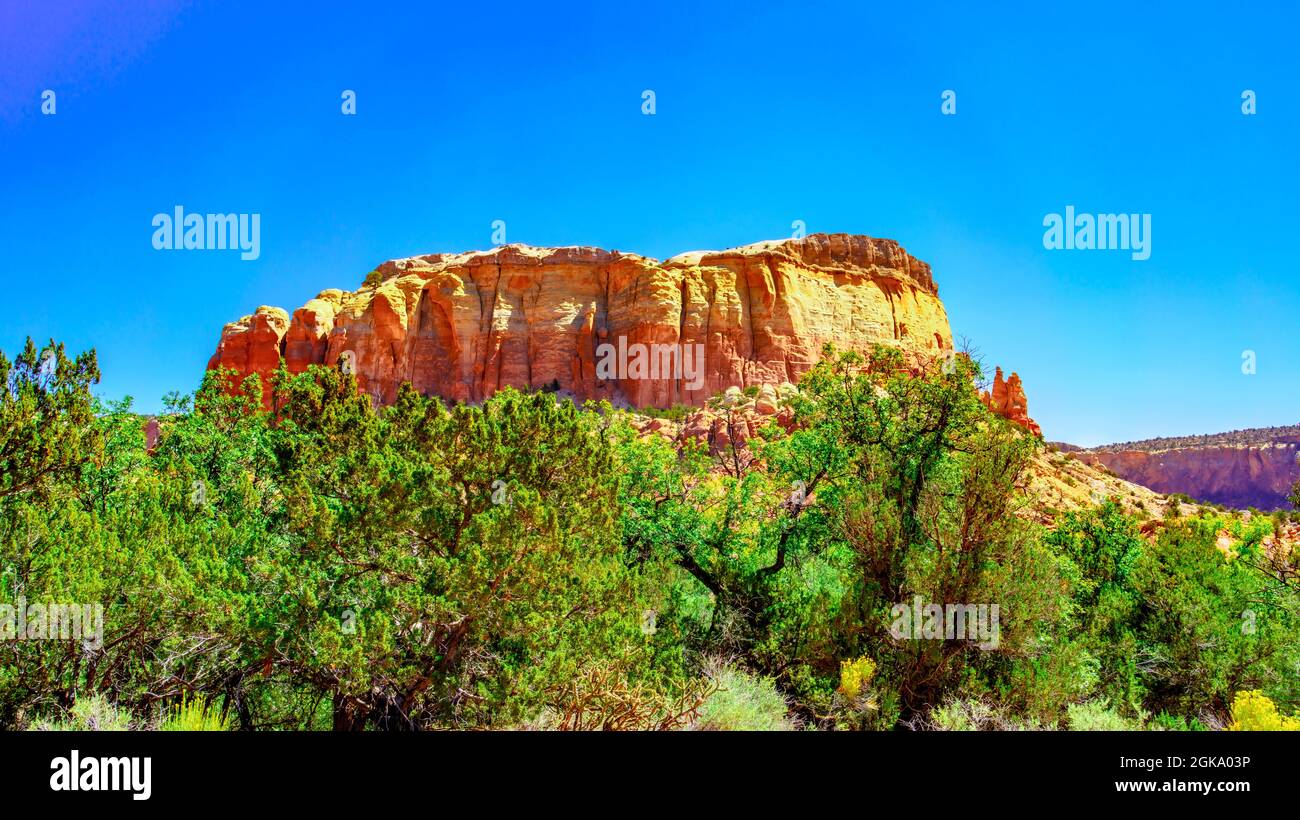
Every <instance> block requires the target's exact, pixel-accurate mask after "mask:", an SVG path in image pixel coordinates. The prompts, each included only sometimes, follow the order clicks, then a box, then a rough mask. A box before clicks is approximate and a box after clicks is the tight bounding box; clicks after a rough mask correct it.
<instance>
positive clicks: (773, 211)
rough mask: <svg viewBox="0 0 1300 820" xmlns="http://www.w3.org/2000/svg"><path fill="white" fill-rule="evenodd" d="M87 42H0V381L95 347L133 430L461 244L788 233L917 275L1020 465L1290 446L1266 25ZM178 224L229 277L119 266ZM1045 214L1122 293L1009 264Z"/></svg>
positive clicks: (182, 34)
mask: <svg viewBox="0 0 1300 820" xmlns="http://www.w3.org/2000/svg"><path fill="white" fill-rule="evenodd" d="M113 5H114V4H110V3H108V2H86V3H60V2H31V3H28V2H22V1H21V0H20V2H17V3H6V4H5V5H4V6H3V7H2V8H0V240H2V241H3V252H2V253H0V277H2V278H3V283H4V285H5V288H6V291H7V292H8V294H9V297H10V298H9V300H8V305H7V307H6V309H4V310H3V311H0V349H4V350H7V351H13V350H14V349H15V348H16V347H17V346H18V345H20V344H21V342H22V340H23V339H24V338H25V337H26V336H27V335H32V336H35V337H37V338H38V339H46V338H49V337H54V338H56V339H58V340H61V341H64V342H66V343H67V344H68V345H69V346H70V347H71V348H72V349H74V350H80V349H84V348H88V347H92V346H93V347H95V348H96V349H97V351H98V353H99V358H100V364H101V368H102V369H103V371H104V380H103V382H102V384H101V385H100V388H99V391H100V393H101V394H103V395H105V396H110V397H121V396H124V395H131V396H134V397H135V398H136V401H137V406H138V407H139V408H140V409H142V410H144V411H153V410H157V409H159V408H160V407H161V397H162V396H163V395H164V394H165V393H166V392H167V391H169V390H173V389H181V390H191V389H193V388H194V387H195V386H196V385H197V382H198V379H199V377H200V376H201V373H202V370H203V368H204V366H205V364H206V362H207V359H208V357H209V356H210V355H211V353H212V351H213V349H214V347H215V345H216V341H217V337H218V334H219V332H220V329H221V326H222V325H223V324H224V323H225V322H227V321H230V320H232V319H235V318H238V317H239V316H241V315H243V314H246V313H249V312H251V310H252V309H253V308H255V307H256V306H257V305H260V304H273V305H280V306H282V307H285V308H288V309H290V310H292V309H293V308H295V307H297V306H299V305H301V304H302V303H303V302H304V301H306V300H307V299H308V298H310V297H311V296H313V295H315V294H316V293H317V292H318V291H320V290H322V289H324V288H326V287H345V288H354V287H356V286H357V285H358V284H359V283H360V281H361V279H362V277H363V276H364V274H365V273H366V272H367V271H368V270H370V269H372V268H373V267H374V266H375V265H376V264H377V263H378V262H380V261H383V260H385V259H390V258H395V257H401V256H410V255H415V254H420V253H431V252H437V251H460V250H468V249H473V248H486V247H489V246H490V244H491V223H492V222H493V220H496V219H502V220H505V221H506V223H507V231H508V237H507V238H508V239H509V241H514V242H527V243H531V244H536V245H570V244H586V245H597V246H601V247H606V248H616V249H620V250H628V251H635V252H639V253H644V254H648V255H651V256H656V257H659V258H664V257H666V256H670V255H672V254H675V253H678V252H681V251H684V250H691V249H699V248H721V247H727V246H733V245H739V244H745V243H749V242H753V241H757V240H760V239H766V238H773V237H781V236H787V235H789V233H790V230H791V227H790V226H791V223H792V222H793V221H794V220H797V219H798V220H803V221H804V222H805V223H806V224H807V226H808V230H809V231H846V232H852V233H865V234H870V235H874V236H883V237H889V238H893V239H897V240H898V241H900V242H901V243H902V244H903V245H904V246H905V247H906V248H907V249H908V250H909V251H910V252H912V253H913V254H914V255H916V256H918V257H920V258H922V259H924V260H926V261H928V262H930V263H931V265H932V266H933V268H934V271H935V276H936V279H937V281H938V283H939V288H940V296H941V297H942V298H943V300H944V302H945V304H946V305H947V308H948V312H949V318H950V320H951V322H952V325H953V330H954V334H955V335H957V336H959V337H967V338H969V339H970V340H971V342H972V343H973V344H974V345H975V346H976V347H977V348H978V349H979V351H980V353H981V354H982V355H983V357H984V359H985V361H986V363H987V364H988V365H989V367H990V369H991V367H992V365H994V364H1000V365H1002V366H1003V367H1004V368H1006V369H1008V370H1013V369H1014V370H1016V371H1018V372H1019V373H1020V374H1021V376H1022V378H1023V379H1024V382H1025V386H1026V389H1027V392H1028V395H1029V408H1030V412H1031V414H1032V415H1033V416H1034V417H1035V418H1037V419H1038V421H1039V422H1040V424H1041V425H1042V427H1043V430H1044V433H1045V434H1046V436H1047V437H1048V438H1050V439H1059V440H1066V441H1072V442H1076V443H1080V444H1095V443H1103V442H1111V441H1122V440H1129V439H1136V438H1144V437H1149V436H1158V435H1181V434H1192V433H1201V432H1217V431H1222V430H1230V429H1234V428H1241V427H1253V426H1264V425H1276V424H1290V423H1296V422H1297V421H1300V401H1297V399H1298V398H1300V342H1298V341H1297V337H1298V335H1300V334H1297V326H1296V320H1295V317H1296V313H1297V308H1298V307H1300V266H1298V265H1297V261H1296V253H1295V239H1296V237H1297V236H1300V232H1298V231H1297V225H1296V222H1297V218H1300V208H1298V207H1297V206H1298V205H1300V194H1298V193H1297V183H1298V182H1300V171H1298V170H1297V169H1298V168H1300V162H1298V161H1297V156H1296V146H1297V145H1300V114H1298V113H1297V112H1298V111H1300V70H1298V68H1300V58H1298V57H1297V56H1296V55H1297V49H1296V47H1295V41H1294V38H1295V33H1296V31H1297V23H1300V13H1297V12H1296V11H1289V10H1286V9H1284V8H1283V7H1282V6H1283V4H1272V3H1270V4H1267V5H1260V6H1258V7H1256V8H1251V7H1250V6H1249V5H1248V4H1247V5H1234V6H1232V7H1231V8H1227V9H1221V10H1217V11H1211V10H1208V9H1200V8H1198V7H1197V6H1196V4H1168V5H1165V4H1154V3H1153V4H1141V5H1139V4H1133V3H1115V4H1099V3H1088V4H1086V7H1079V8H1075V7H1074V6H1071V5H1059V6H1057V7H1054V8H1049V7H1047V5H1046V4H1040V3H1034V4H1028V3H1026V4H1023V5H1011V4H999V10H998V11H990V10H988V9H982V8H981V7H980V6H979V5H977V4H968V7H964V6H967V4H957V3H953V4H938V5H932V4H918V3H895V4H890V5H879V6H877V5H874V4H872V5H867V4H859V3H852V4H844V5H839V4H830V3H812V4H807V5H806V6H804V7H802V8H798V9H796V8H795V7H794V6H791V5H790V4H771V5H770V6H769V7H766V8H764V7H763V4H754V3H740V4H735V5H722V4H718V5H713V4H710V5H708V6H706V7H700V6H699V5H698V4H693V3H684V4H680V5H677V4H662V3H660V4H635V3H608V2H601V3H591V4H565V5H561V4H547V5H546V6H545V7H541V6H538V7H533V6H524V5H518V6H516V5H514V4H512V3H508V2H498V3H491V4H471V3H445V4H444V3H427V4H426V3H420V4H412V5H411V7H410V9H409V10H406V11H385V10H384V9H382V8H380V6H379V4H368V5H362V6H360V7H356V8H348V7H345V6H342V5H337V6H335V5H331V4H327V3H326V4H310V5H308V4H303V5H301V6H295V5H293V4H278V3H276V4H272V3H221V4H218V3H204V2H194V3H175V2H153V3H147V2H141V3H132V4H129V5H130V9H129V10H114V9H113ZM47 88H48V89H53V90H54V91H55V92H56V94H57V113H56V114H55V115H54V116H45V115H43V114H42V113H41V110H40V106H41V92H42V91H43V90H44V89H47ZM343 89H354V90H355V91H356V93H357V115H356V116H354V117H347V116H343V115H342V114H341V113H340V94H341V92H342V90H343ZM644 89H653V90H654V91H655V93H656V104H657V105H656V114H655V115H654V116H644V115H643V114H642V113H641V102H642V100H641V92H642V91H643V90H644ZM946 89H952V90H954V91H955V92H956V93H957V114H956V115H955V116H944V115H943V114H942V113H941V111H940V105H941V98H940V97H941V94H942V92H943V91H944V90H946ZM1244 89H1251V90H1253V91H1255V93H1256V95H1257V106H1258V113H1257V114H1256V115H1254V116H1244V115H1243V114H1242V112H1241V93H1242V91H1243V90H1244ZM178 204H179V205H183V206H185V207H186V208H187V209H190V210H193V211H198V212H213V211H219V212H241V213H260V214H261V256H260V258H259V259H257V260H256V261H241V260H240V258H239V254H238V253H234V252H227V253H222V252H208V253H200V252H184V253H169V252H165V251H155V250H154V249H153V248H152V245H151V237H152V234H153V228H152V227H151V224H150V222H151V219H152V218H153V215H154V214H156V213H159V212H170V210H171V208H172V207H173V206H175V205H178ZM1067 205H1073V206H1075V208H1076V209H1077V210H1078V211H1080V212H1089V213H1111V212H1126V213H1149V214H1151V219H1152V253H1151V258H1150V259H1149V260H1146V261H1134V260H1132V259H1131V258H1130V254H1129V253H1127V252H1123V251H1066V250H1057V251H1049V250H1046V249H1044V247H1043V241H1042V240H1043V232H1044V228H1043V226H1042V222H1043V218H1044V216H1045V215H1046V214H1049V213H1061V212H1063V211H1064V209H1065V207H1066V206H1067ZM1245 350H1252V351H1254V352H1255V355H1256V361H1257V372H1256V373H1255V374H1253V375H1244V374H1243V373H1242V352H1243V351H1245Z"/></svg>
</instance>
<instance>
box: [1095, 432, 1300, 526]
mask: <svg viewBox="0 0 1300 820" xmlns="http://www.w3.org/2000/svg"><path fill="white" fill-rule="evenodd" d="M1074 455H1075V456H1076V457H1078V458H1079V459H1080V460H1082V461H1084V462H1087V463H1090V464H1100V465H1104V466H1105V467H1106V468H1107V469H1109V470H1110V471H1112V472H1113V473H1115V474H1116V475H1118V476H1120V477H1121V478H1124V479H1127V480H1128V481H1132V482H1136V483H1138V484H1142V485H1144V486H1146V487H1150V488H1151V489H1153V490H1155V491H1157V492H1161V493H1184V494H1186V495H1189V496H1191V497H1192V498H1195V499H1198V500H1201V501H1208V502H1211V503H1215V504H1224V505H1226V506H1229V507H1235V508H1238V509H1244V508H1246V507H1256V508H1258V509H1261V510H1273V509H1279V508H1288V507H1289V506H1290V505H1289V504H1288V503H1287V501H1286V496H1287V493H1288V492H1289V491H1290V489H1291V485H1292V484H1293V483H1294V482H1295V481H1297V480H1300V465H1297V456H1298V455H1300V426H1294V427H1268V428H1256V429H1251V430H1236V431H1233V432H1231V433H1219V434H1215V435H1208V436H1186V437H1182V438H1162V439H1150V440H1147V441H1134V442H1125V443H1122V444H1110V445H1106V446H1104V447H1095V448H1092V449H1083V450H1078V451H1076V452H1075V453H1074Z"/></svg>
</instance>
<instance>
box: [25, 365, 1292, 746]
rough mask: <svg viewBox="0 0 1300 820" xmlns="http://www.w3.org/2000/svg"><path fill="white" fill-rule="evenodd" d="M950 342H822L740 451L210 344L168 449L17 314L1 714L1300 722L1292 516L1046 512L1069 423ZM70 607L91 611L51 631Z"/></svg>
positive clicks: (130, 724)
mask: <svg viewBox="0 0 1300 820" xmlns="http://www.w3.org/2000/svg"><path fill="white" fill-rule="evenodd" d="M956 365H957V366H956V367H940V366H938V365H936V366H935V367H934V368H933V369H930V370H924V371H917V370H916V369H914V368H909V367H907V366H905V364H904V362H903V360H902V359H901V357H900V356H899V354H898V353H897V352H895V351H891V350H888V349H883V348H882V349H878V350H877V351H876V352H875V353H874V354H872V355H871V356H869V357H860V356H857V355H854V354H836V353H835V352H834V351H831V350H828V351H827V356H826V358H825V359H824V360H823V361H822V362H821V363H820V364H818V365H817V366H816V367H814V368H813V369H812V370H811V371H810V372H809V373H808V374H807V375H806V376H805V377H804V379H803V380H802V381H801V383H800V385H799V388H798V391H797V392H795V393H794V394H793V395H790V396H789V397H788V401H789V404H790V409H791V415H790V418H791V419H792V421H791V423H789V424H787V425H785V426H777V425H775V424H771V425H769V426H768V427H767V428H765V429H764V430H763V431H762V434H761V435H760V436H759V437H758V438H756V439H753V440H751V441H750V442H748V444H747V445H746V446H745V447H744V448H743V451H741V450H739V449H737V448H735V447H728V448H724V450H723V451H721V452H714V453H710V452H708V450H707V449H705V448H702V447H699V446H695V445H693V444H691V443H689V442H687V443H682V442H680V441H673V440H670V439H668V438H665V437H662V436H658V435H643V434H641V433H640V432H639V431H638V427H637V425H636V423H635V422H636V418H635V417H633V416H631V415H629V414H628V413H627V412H625V411H620V410H615V409H614V408H612V407H610V406H609V405H607V404H606V405H599V406H597V405H588V406H587V407H584V408H578V407H575V406H574V405H573V403H572V402H569V401H566V400H563V399H560V398H557V397H556V396H554V395H552V394H549V393H545V392H543V393H537V394H532V395H527V394H522V393H519V392H516V391H513V390H505V391H503V392H501V393H498V394H497V395H496V396H494V397H493V398H492V399H490V400H489V401H487V402H485V403H484V404H483V405H482V406H465V405H457V406H453V407H449V406H446V405H445V404H443V403H442V402H441V401H439V400H437V399H435V398H428V397H424V396H421V395H418V394H417V393H415V392H414V391H413V390H411V389H410V387H409V385H408V386H407V387H406V388H405V389H404V390H403V391H402V392H401V394H400V395H399V396H398V399H397V401H396V402H395V403H394V404H393V405H392V406H390V407H385V408H380V409H375V408H372V407H371V405H370V402H369V400H368V399H367V398H366V397H365V396H362V395H358V391H357V389H356V384H355V383H354V382H353V380H352V379H351V377H350V376H347V375H344V374H342V373H340V372H338V371H336V370H332V369H327V368H312V369H310V370H309V371H308V372H306V373H302V374H298V375H293V376H291V375H290V374H288V373H286V372H284V371H283V370H282V371H281V373H280V374H279V375H278V376H277V378H276V379H275V384H274V385H273V389H274V402H273V410H272V411H271V412H265V411H263V409H262V404H261V401H260V397H261V390H262V388H261V385H260V384H259V383H258V381H257V379H256V377H251V378H249V379H247V380H245V382H244V383H243V384H240V385H235V384H234V383H233V380H232V378H231V376H230V374H220V373H212V374H209V375H208V378H207V379H206V381H205V383H204V385H203V386H202V387H201V388H200V389H199V390H198V392H197V393H195V394H194V395H193V396H180V395H176V394H173V395H171V396H169V397H168V412H167V413H166V414H165V415H164V416H162V417H161V418H160V419H158V422H157V425H158V429H157V441H156V442H155V443H154V444H153V445H152V447H149V446H147V444H146V425H145V419H143V418H142V417H141V416H139V415H138V414H135V413H133V412H132V410H131V406H130V402H129V400H127V401H123V402H119V403H108V404H106V403H102V402H101V401H99V400H97V399H95V398H94V397H93V396H92V393H91V386H92V385H93V384H95V383H96V382H97V381H98V379H99V370H98V366H97V364H96V360H95V356H94V354H93V352H91V353H86V354H82V355H80V356H78V357H76V358H75V359H69V358H68V357H67V355H66V354H65V352H64V349H63V347H62V346H61V345H57V344H54V343H53V342H51V343H50V345H48V346H47V347H46V348H44V349H39V350H38V348H37V347H36V346H35V345H34V344H33V343H31V342H30V341H29V342H28V344H27V346H26V348H25V349H24V350H23V351H22V352H21V353H20V354H19V355H18V356H17V358H16V359H14V360H13V361H10V360H9V359H7V358H5V357H4V356H3V354H0V384H3V385H4V389H3V391H0V605H3V606H2V607H0V616H3V617H0V728H8V729H14V728H32V729H41V728H47V729H57V728H148V729H158V728H164V729H165V728H182V729H211V730H224V729H244V730H249V729H335V730H365V729H387V730H416V729H432V728H548V729H723V730H725V729H794V728H817V729H894V728H900V727H903V728H912V729H1051V728H1072V729H1095V728H1099V729H1143V728H1150V729H1204V728H1229V727H1230V728H1234V729H1238V728H1245V729H1251V728H1292V729H1294V728H1296V726H1297V723H1298V721H1297V720H1296V719H1295V718H1294V717H1289V716H1288V715H1290V714H1293V713H1294V710H1295V704H1296V702H1297V701H1296V697H1297V692H1296V689H1297V684H1296V681H1297V679H1300V676H1298V675H1297V674H1296V670H1297V668H1300V667H1298V665H1300V640H1297V637H1296V634H1297V633H1296V628H1297V626H1298V625H1300V624H1298V621H1297V616H1298V615H1300V607H1298V604H1297V594H1296V593H1297V591H1296V588H1295V586H1294V578H1295V577H1296V576H1295V574H1294V561H1293V559H1292V558H1290V557H1289V556H1288V557H1286V558H1285V560H1284V561H1283V562H1282V564H1281V565H1279V563H1278V560H1277V556H1276V555H1274V556H1271V557H1270V559H1269V560H1265V559H1264V556H1263V555H1262V552H1263V551H1264V550H1265V546H1264V545H1265V542H1266V540H1267V539H1268V537H1269V536H1270V535H1271V529H1270V527H1271V526H1272V525H1271V524H1270V522H1269V521H1268V520H1267V519H1262V520H1261V519H1259V518H1256V519H1253V520H1245V521H1243V520H1241V519H1239V518H1237V517H1235V516H1232V515H1220V514H1215V515H1202V516H1200V517H1195V518H1193V517H1184V518H1182V519H1178V520H1171V521H1166V522H1163V526H1162V527H1161V528H1157V530H1156V531H1155V532H1154V534H1151V533H1148V534H1144V532H1143V531H1141V530H1140V529H1139V525H1140V524H1141V523H1142V522H1139V521H1137V520H1135V519H1133V518H1131V517H1129V516H1126V515H1125V514H1124V513H1123V511H1122V509H1121V508H1120V507H1119V505H1117V504H1116V503H1113V502H1105V503H1102V504H1100V505H1099V506H1097V507H1095V508H1093V509H1088V510H1082V511H1078V512H1075V513H1069V514H1066V515H1063V516H1062V517H1061V518H1060V519H1058V520H1057V521H1056V522H1054V524H1053V526H1051V527H1050V528H1049V527H1045V526H1043V525H1040V524H1037V523H1034V522H1033V521H1032V520H1031V517H1030V516H1026V515H1022V514H1020V513H1022V512H1023V511H1024V509H1025V508H1026V507H1027V506H1029V505H1032V502H1033V499H1032V498H1028V497H1027V496H1026V490H1025V487H1026V486H1027V481H1026V478H1027V470H1028V465H1029V462H1030V459H1031V458H1032V456H1033V454H1034V452H1035V448H1038V447H1042V446H1043V445H1042V443H1041V442H1039V441H1037V440H1036V439H1033V438H1031V437H1028V436H1026V435H1025V434H1024V433H1023V431H1021V430H1020V429H1019V428H1016V427H1014V426H1013V425H1010V424H1009V423H1007V422H1005V421H1003V420H1001V419H1000V418H997V417H995V416H992V415H990V414H989V412H988V411H987V410H986V409H985V408H984V406H983V404H982V403H981V402H980V401H979V398H978V395H977V392H976V390H975V388H974V384H975V383H976V382H977V381H978V380H979V379H980V372H979V369H978V366H977V365H976V364H974V363H972V362H971V361H969V360H967V359H965V358H958V359H957V360H956ZM748 400H749V397H747V396H746V395H744V394H740V395H739V396H736V395H732V396H729V397H724V398H720V399H718V400H717V401H716V402H715V403H714V407H715V410H717V412H719V413H722V414H724V415H726V414H730V413H735V412H740V411H742V410H743V405H744V403H745V402H746V401H748ZM1225 531H1227V532H1229V533H1230V534H1231V536H1232V539H1231V544H1232V546H1231V547H1230V548H1228V549H1224V548H1222V545H1221V536H1222V533H1224V532H1225ZM46 604H77V605H90V606H96V607H102V632H101V633H100V634H99V635H97V636H91V637H85V636H83V638H82V639H81V640H77V639H42V640H37V639H33V638H32V635H31V634H29V632H30V628H31V623H30V622H27V623H24V622H25V621H27V618H26V614H27V613H26V611H23V612H20V611H19V610H20V609H23V607H24V605H25V606H27V607H30V606H32V605H46ZM980 607H983V609H979V608H980ZM954 610H956V612H957V615H959V616H961V617H973V615H972V613H974V612H976V611H978V612H980V613H982V614H981V618H983V619H984V620H982V621H981V623H980V626H981V629H982V631H981V632H979V633H978V634H977V633H976V631H975V630H974V628H973V624H970V623H968V624H965V625H964V626H963V624H962V623H961V618H957V619H954V617H953V612H954ZM990 618H991V621H990ZM954 620H956V621H957V622H956V623H954Z"/></svg>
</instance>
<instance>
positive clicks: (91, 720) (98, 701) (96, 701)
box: [36, 696, 133, 732]
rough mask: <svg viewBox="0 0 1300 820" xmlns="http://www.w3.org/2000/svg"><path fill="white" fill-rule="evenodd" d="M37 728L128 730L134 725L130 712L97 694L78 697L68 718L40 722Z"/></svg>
mask: <svg viewBox="0 0 1300 820" xmlns="http://www.w3.org/2000/svg"><path fill="white" fill-rule="evenodd" d="M36 728H37V729H38V730H40V731H43V732H126V731H129V730H130V729H131V728H133V727H132V725H131V715H130V714H129V713H127V712H125V711H122V710H119V709H118V708H117V707H115V706H113V704H111V703H109V702H108V701H107V700H105V699H104V698H102V697H98V696H96V697H88V698H80V699H78V700H77V702H76V703H74V704H73V705H72V710H71V713H70V714H69V715H68V717H67V718H66V719H64V720H56V721H52V722H44V723H40V724H38V725H37V727H36Z"/></svg>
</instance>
